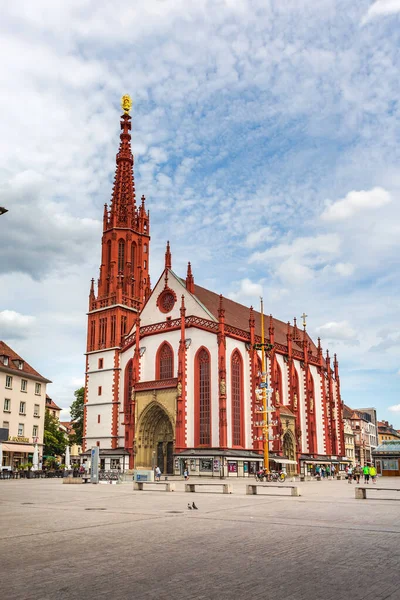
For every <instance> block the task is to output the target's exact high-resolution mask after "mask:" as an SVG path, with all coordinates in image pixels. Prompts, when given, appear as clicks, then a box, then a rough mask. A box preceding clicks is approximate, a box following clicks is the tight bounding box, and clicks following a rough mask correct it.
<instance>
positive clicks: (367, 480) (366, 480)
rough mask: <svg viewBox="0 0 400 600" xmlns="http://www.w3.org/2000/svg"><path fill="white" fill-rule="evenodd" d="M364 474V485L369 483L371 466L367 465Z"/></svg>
mask: <svg viewBox="0 0 400 600" xmlns="http://www.w3.org/2000/svg"><path fill="white" fill-rule="evenodd" d="M363 473H364V483H369V466H368V465H365V466H364V469H363Z"/></svg>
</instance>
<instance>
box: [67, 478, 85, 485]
mask: <svg viewBox="0 0 400 600" xmlns="http://www.w3.org/2000/svg"><path fill="white" fill-rule="evenodd" d="M63 483H67V484H77V483H84V482H83V478H82V477H64V479H63ZM85 483H86V482H85Z"/></svg>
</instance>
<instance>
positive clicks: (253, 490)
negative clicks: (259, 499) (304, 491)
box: [246, 483, 300, 496]
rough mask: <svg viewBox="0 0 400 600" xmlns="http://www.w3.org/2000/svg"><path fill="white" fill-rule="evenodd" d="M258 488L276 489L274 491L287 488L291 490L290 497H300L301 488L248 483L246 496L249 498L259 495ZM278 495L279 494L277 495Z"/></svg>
mask: <svg viewBox="0 0 400 600" xmlns="http://www.w3.org/2000/svg"><path fill="white" fill-rule="evenodd" d="M258 488H267V489H271V488H272V489H274V490H280V489H281V488H287V489H290V495H291V496H300V488H299V487H297V485H281V484H278V485H269V484H267V483H248V484H247V485H246V494H247V495H248V496H255V495H256V494H257V490H258ZM275 495H277V494H275Z"/></svg>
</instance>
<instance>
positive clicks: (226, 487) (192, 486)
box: [185, 483, 233, 494]
mask: <svg viewBox="0 0 400 600" xmlns="http://www.w3.org/2000/svg"><path fill="white" fill-rule="evenodd" d="M201 486H207V487H216V486H219V487H222V493H223V494H232V491H233V490H232V484H231V483H185V492H195V491H196V488H197V487H201ZM205 491H207V490H205Z"/></svg>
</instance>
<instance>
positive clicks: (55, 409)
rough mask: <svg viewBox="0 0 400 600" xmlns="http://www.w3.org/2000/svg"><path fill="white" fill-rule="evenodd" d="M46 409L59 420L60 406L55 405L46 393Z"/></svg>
mask: <svg viewBox="0 0 400 600" xmlns="http://www.w3.org/2000/svg"><path fill="white" fill-rule="evenodd" d="M46 410H48V411H49V413H50V414H51V415H52V416H53V417H54V418H55V419H57V421H59V420H60V414H61V408H60V407H59V406H57V404H56V403H55V402H54V401H53V400H52V399H51V398H50V396H47V395H46Z"/></svg>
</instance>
